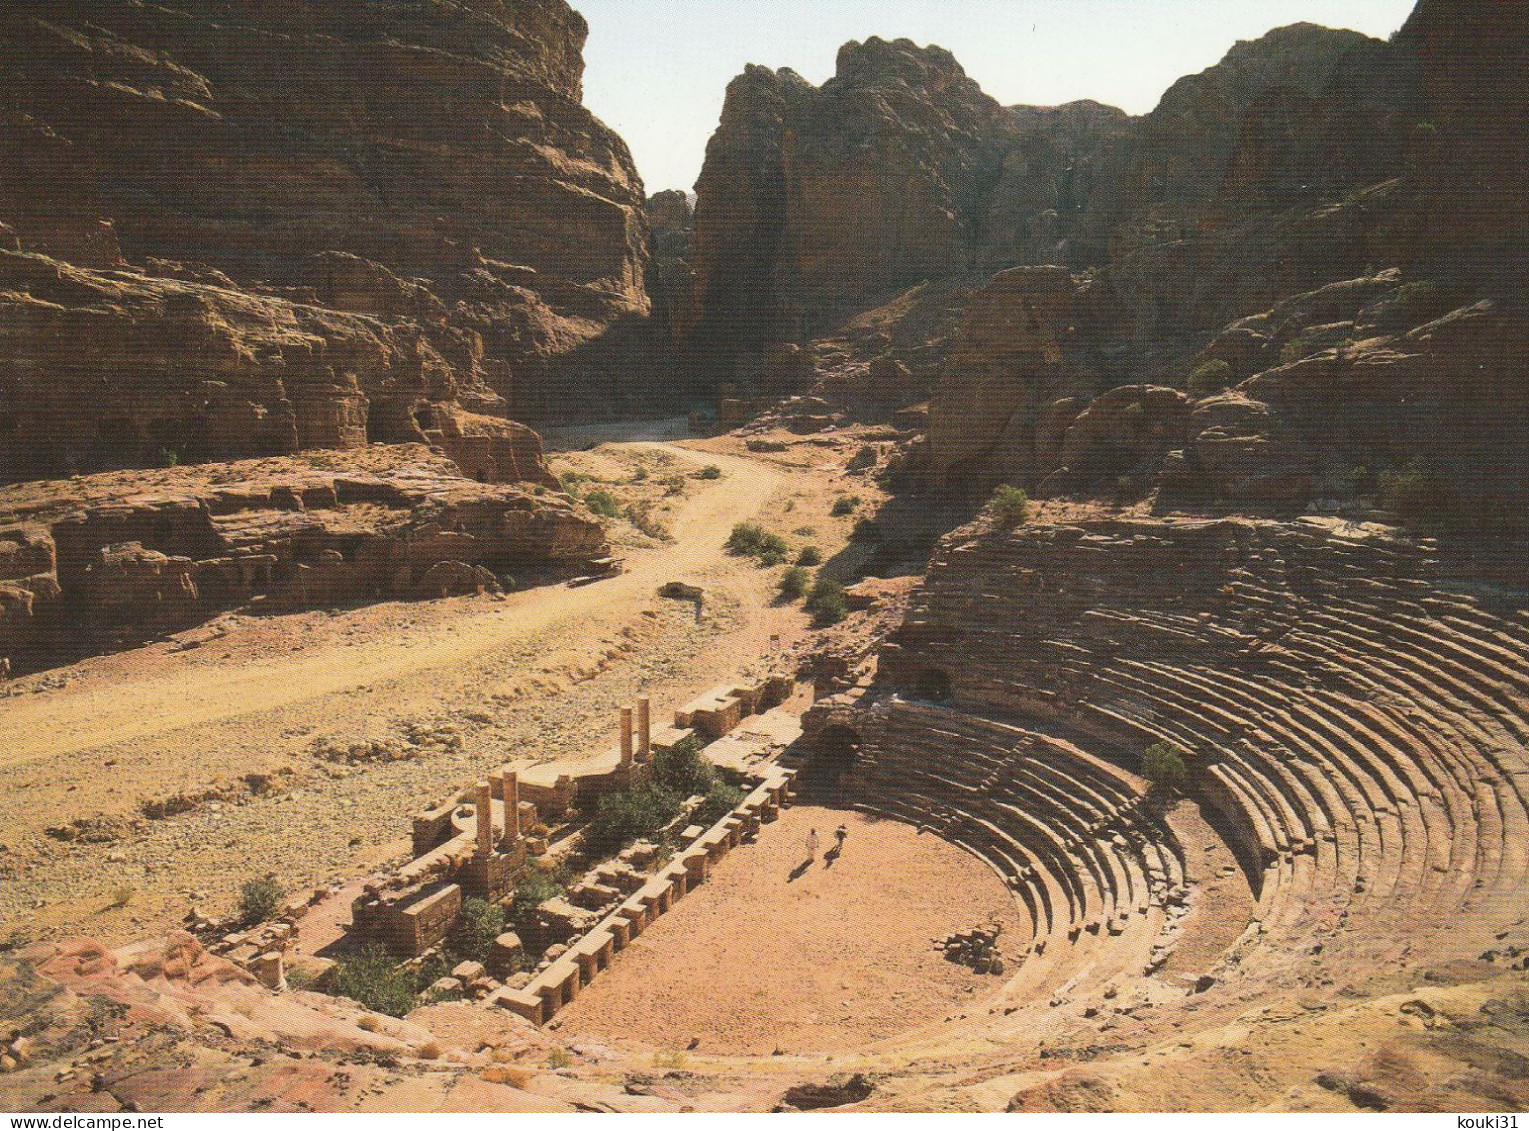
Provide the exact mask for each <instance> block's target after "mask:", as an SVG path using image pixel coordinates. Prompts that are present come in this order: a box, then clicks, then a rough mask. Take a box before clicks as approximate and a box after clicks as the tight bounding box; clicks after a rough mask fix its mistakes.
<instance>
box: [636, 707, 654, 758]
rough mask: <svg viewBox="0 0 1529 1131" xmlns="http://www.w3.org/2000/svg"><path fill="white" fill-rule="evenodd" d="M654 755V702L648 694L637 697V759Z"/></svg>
mask: <svg viewBox="0 0 1529 1131" xmlns="http://www.w3.org/2000/svg"><path fill="white" fill-rule="evenodd" d="M652 757H653V703H652V700H650V699H649V698H648V697H647V696H646V695H639V696H638V697H637V760H638V761H639V762H646V761H649V760H650V759H651V758H652Z"/></svg>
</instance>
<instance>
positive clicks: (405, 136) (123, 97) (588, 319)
mask: <svg viewBox="0 0 1529 1131" xmlns="http://www.w3.org/2000/svg"><path fill="white" fill-rule="evenodd" d="M586 34H587V28H586V26H585V24H584V21H583V19H582V17H580V16H579V15H578V14H577V13H576V12H574V11H573V10H572V9H571V8H570V7H569V6H568V5H567V4H566V3H564V2H563V0H473V2H471V3H465V4H456V3H444V2H432V3H425V4H413V3H401V2H391V0H389V2H384V3H367V4H360V3H346V4H341V5H339V6H335V5H323V4H314V3H296V4H281V5H263V6H250V5H245V4H235V3H215V4H210V5H209V4H178V3H172V4H168V5H156V6H144V5H140V4H133V3H126V2H117V0H113V2H110V3H106V4H97V3H88V4H87V3H62V4H60V3H51V2H50V3H40V2H39V3H33V2H26V3H21V4H16V5H11V6H9V7H8V8H7V10H6V13H5V15H4V17H3V18H0V74H3V76H4V77H5V79H6V88H7V91H8V95H7V99H6V105H5V107H4V108H3V113H0V147H3V149H4V150H5V153H6V156H7V157H8V158H9V159H10V160H9V161H8V166H9V167H10V168H12V169H13V170H15V169H20V170H21V171H22V172H21V175H20V178H19V180H12V178H10V177H8V178H7V182H8V183H7V184H6V185H5V186H3V187H0V228H3V230H0V237H3V239H0V242H3V243H4V245H5V246H6V247H8V248H9V249H10V250H12V251H20V252H23V253H28V254H32V255H37V256H43V257H46V258H48V259H50V260H57V261H62V262H64V263H67V264H70V265H72V267H74V268H78V269H90V270H97V271H113V270H121V269H123V267H124V265H125V264H133V265H136V268H137V273H138V274H141V275H145V276H165V275H170V276H173V277H175V278H177V279H179V280H182V281H185V282H187V283H188V285H190V284H196V285H198V286H204V287H212V288H214V289H217V288H221V289H227V290H237V291H240V292H242V293H244V294H245V295H247V296H251V295H252V296H255V299H256V300H257V301H258V302H261V303H263V302H265V301H266V300H267V299H280V300H283V301H285V302H286V303H287V304H289V305H291V306H298V307H305V306H313V307H318V308H322V309H323V310H327V311H336V312H341V313H345V314H352V315H360V316H364V317H366V318H368V319H372V320H375V321H376V322H379V323H382V324H383V325H384V327H385V328H386V331H387V332H390V333H393V334H396V335H399V336H401V337H402V338H404V339H405V340H404V341H403V342H402V343H400V345H399V347H398V348H397V349H396V350H393V351H391V353H390V355H389V356H388V357H386V358H385V359H383V364H382V365H381V367H380V368H381V371H382V375H381V378H380V379H382V380H387V379H392V378H394V377H395V376H396V378H397V380H398V381H399V382H400V383H409V382H410V381H412V380H415V379H416V377H417V371H418V369H419V367H420V365H421V364H422V362H421V360H420V359H419V357H418V355H420V354H425V355H426V356H425V357H424V358H423V364H424V365H425V366H426V367H427V368H435V369H437V370H450V371H451V377H450V380H451V381H453V382H454V383H455V384H456V385H457V386H458V387H459V388H460V389H461V390H463V392H464V397H463V399H462V400H461V401H460V402H459V404H460V407H463V408H467V409H469V410H472V411H480V412H481V411H484V410H485V409H486V408H490V407H491V408H492V409H493V412H494V413H495V414H498V415H504V414H505V411H506V408H508V409H509V411H511V412H513V413H514V414H515V415H518V416H524V415H527V414H542V415H545V414H547V413H548V412H550V411H551V410H552V409H553V408H555V407H556V405H557V403H558V402H559V401H560V400H564V401H566V395H565V394H566V393H567V391H568V388H567V386H568V383H569V382H574V383H575V384H576V383H577V380H578V379H579V377H578V376H575V375H574V374H575V372H576V371H578V370H579V365H578V364H577V358H576V357H575V355H577V354H578V353H579V351H581V350H583V349H586V348H588V347H590V346H591V344H592V343H596V342H598V340H599V339H600V338H601V336H602V335H604V334H605V333H606V332H607V331H609V330H610V329H611V328H612V327H613V326H618V325H620V324H623V323H624V322H625V321H627V320H629V319H633V318H640V317H641V316H642V315H643V314H644V313H645V312H646V310H647V305H648V304H647V297H646V291H645V286H644V278H643V276H644V269H645V265H646V259H647V250H646V239H647V233H646V221H645V218H644V210H643V200H644V197H643V192H642V187H641V183H640V181H639V179H638V177H637V175H636V172H635V169H634V167H633V165H632V161H631V157H630V155H629V153H628V152H627V149H626V146H625V144H624V143H623V142H622V141H621V139H620V138H619V137H617V136H616V135H615V134H614V133H612V132H611V131H610V130H608V129H607V128H606V127H605V126H604V125H602V124H601V123H600V122H599V121H598V120H596V119H595V118H594V117H593V116H592V115H591V114H590V113H589V112H588V111H587V110H586V109H584V107H583V106H582V105H581V103H580V99H581V76H582V69H583V61H582V57H581V49H582V46H583V42H584V38H585V36H586ZM30 270H33V269H32V268H27V269H23V271H22V274H26V273H27V272H28V271H30ZM8 282H13V283H14V287H15V289H16V290H19V291H21V292H26V291H27V290H29V289H30V282H29V280H27V279H25V278H23V279H20V280H14V279H13V280H8ZM137 285H140V286H149V287H152V286H153V285H154V284H151V283H142V284H137ZM45 301H49V302H56V301H58V300H57V298H56V296H55V297H50V298H49V299H47V300H45ZM182 301H183V302H185V303H188V304H192V305H194V304H195V303H196V302H201V303H203V304H211V305H214V306H216V305H219V304H220V302H222V301H223V300H221V299H220V297H219V296H216V295H209V294H206V293H203V292H199V293H198V294H197V295H196V296H195V298H191V297H186V296H182ZM62 305H64V306H65V307H66V308H67V307H69V306H70V305H71V304H70V303H69V302H67V301H65V302H64V303H63V304H62ZM78 305H80V306H81V307H83V308H84V309H83V310H82V311H81V312H80V313H78V314H75V315H73V317H74V318H75V319H76V320H80V319H83V320H85V321H87V322H89V321H91V320H93V319H97V318H99V319H100V320H101V321H102V322H104V323H106V324H107V325H108V327H109V325H110V322H111V321H112V318H111V314H112V313H113V312H112V311H111V310H110V305H109V303H108V302H107V301H104V300H102V298H101V297H100V296H94V295H90V296H80V298H79V302H78ZM103 305H105V306H108V312H107V315H105V316H102V315H100V314H99V308H100V307H101V306H103ZM132 305H134V306H135V310H134V315H135V316H136V317H153V318H155V319H156V320H157V321H159V322H160V323H161V325H160V326H159V328H158V329H157V330H154V331H151V333H154V334H157V335H159V336H160V337H161V338H162V339H163V340H164V342H165V345H164V346H163V347H162V349H163V350H166V351H170V352H176V351H179V352H183V353H186V354H193V353H195V352H196V351H198V350H199V348H200V344H199V341H198V338H197V336H196V333H197V330H198V327H197V326H196V325H195V321H196V320H195V319H194V318H193V319H191V322H192V325H191V326H190V327H189V331H190V333H189V334H183V332H182V331H183V330H186V329H188V328H187V327H185V326H184V325H183V321H184V315H185V314H186V313H187V312H186V310H185V309H181V310H178V311H173V312H171V313H170V315H169V316H168V317H163V316H160V315H158V314H157V313H156V312H155V311H154V310H153V309H152V308H150V307H147V306H146V305H145V304H143V303H137V304H132ZM37 314H38V311H37V310H35V309H32V310H30V311H29V312H28V311H21V312H18V311H14V310H13V311H11V312H10V317H9V318H7V319H6V321H7V322H9V323H10V327H11V333H12V335H13V336H20V337H25V336H26V335H27V334H28V333H30V332H31V329H32V327H31V323H30V322H29V321H28V320H27V318H28V316H29V315H30V316H35V315H37ZM274 317H275V318H276V319H277V320H291V319H292V318H293V317H297V318H299V319H307V320H310V321H311V320H313V319H315V318H321V317H327V316H324V315H313V314H307V315H294V314H292V313H290V312H289V313H287V314H285V315H283V314H279V313H278V314H276V315H274ZM75 332H76V333H78V328H77V329H76V331H75ZM361 333H362V331H360V330H357V329H352V330H351V331H350V333H349V336H350V337H352V338H354V337H356V336H358V335H359V334H361ZM372 333H373V334H376V335H379V336H380V335H382V334H383V332H382V331H377V330H374V331H372ZM320 336H322V335H320ZM419 339H424V340H425V341H426V342H427V343H428V348H427V347H425V346H420V345H418V344H416V343H417V342H418V340H419ZM374 352H375V351H374ZM431 353H433V354H438V355H440V356H439V358H437V357H432V356H429V354H431ZM89 357H90V354H89V353H88V352H87V351H82V352H81V355H80V356H78V357H74V358H66V359H65V361H66V362H67V363H69V364H72V365H74V366H76V367H81V366H88V364H89ZM443 359H444V360H443ZM172 360H173V361H179V359H172ZM188 360H189V359H188ZM241 360H242V361H243V362H244V364H243V368H245V369H254V370H257V371H258V370H259V369H260V368H261V366H262V363H274V364H276V365H277V366H279V364H280V363H279V361H275V362H272V359H271V355H269V354H267V355H262V354H259V353H257V354H256V355H255V357H254V358H245V359H241ZM564 362H567V363H568V366H569V368H566V369H565V368H563V366H564ZM311 364H312V365H314V366H316V367H318V368H320V369H324V368H326V367H328V368H333V370H334V374H333V376H332V377H330V378H329V380H328V381H327V382H317V383H327V384H330V385H337V386H340V387H341V388H342V392H343V387H344V386H346V385H348V384H349V383H350V382H351V378H352V377H354V376H356V373H355V370H356V369H358V368H363V367H364V368H368V369H370V370H372V371H373V373H376V371H377V370H378V368H379V366H378V364H377V361H376V359H375V358H374V359H372V360H371V361H370V362H365V363H362V362H352V361H351V359H349V358H348V357H347V356H346V355H345V352H344V350H343V349H341V350H339V351H337V354H336V356H334V357H333V358H330V357H324V358H322V359H320V360H317V361H315V362H313V363H311ZM228 365H229V363H228V362H226V361H224V362H222V363H221V364H220V365H218V366H216V367H215V368H214V373H218V372H219V371H220V370H226V369H227V368H228ZM187 368H189V369H191V370H192V371H193V372H194V371H195V367H194V366H189V365H188V366H187ZM299 368H300V369H301V368H303V367H299ZM108 372H109V371H108V370H107V369H106V368H105V367H104V366H98V367H96V368H95V369H94V370H93V371H92V373H93V374H94V375H99V376H101V377H103V378H104V377H105V376H107V375H108ZM46 374H47V370H46V369H45V370H44V376H43V377H42V378H40V379H42V380H50V378H48V377H47V376H46ZM278 375H280V374H278ZM260 378H265V379H267V380H268V378H269V375H268V374H258V373H257V379H260ZM51 380H54V381H55V382H56V379H51ZM305 380H307V381H309V382H312V379H311V378H307V377H306V375H302V374H300V375H299V376H298V377H297V382H298V383H302V382H304V381H305ZM0 388H3V387H0ZM34 395H35V389H34V388H32V387H31V386H27V387H24V388H21V389H19V390H17V391H16V392H13V393H11V394H10V396H9V398H5V397H0V418H4V417H6V416H8V415H14V414H15V412H16V411H18V410H19V409H25V408H26V407H27V405H28V401H29V400H30V399H31V398H32V397H33V396H34ZM156 395H158V394H157V391H156ZM165 395H168V396H174V395H176V392H175V391H174V390H170V391H168V392H167V393H166V394H165ZM18 398H19V403H18V400H17V399H18ZM7 399H8V400H10V401H11V403H9V404H8V403H4V401H5V400H7ZM79 399H80V401H81V404H82V407H81V409H80V410H79V411H80V413H81V415H85V416H88V415H91V411H92V410H91V409H90V407H89V406H90V404H91V400H92V398H91V396H90V395H88V394H86V395H82V396H81V397H80V398H79ZM103 407H104V408H105V409H107V410H108V411H114V406H111V405H107V406H103ZM341 415H344V416H346V417H347V418H348V419H347V421H346V424H347V426H352V427H353V426H356V425H359V424H360V423H361V421H359V420H358V419H357V418H358V417H359V415H360V414H359V412H358V411H357V410H356V409H355V408H354V407H353V406H352V407H349V408H346V409H345V410H344V412H343V413H342V414H341ZM97 417H98V419H99V420H104V421H107V422H109V421H110V420H111V419H112V418H111V417H110V416H108V415H106V414H105V413H101V414H97ZM264 430H265V429H264V428H263V427H262V426H257V427H255V428H253V429H251V431H252V433H254V434H253V435H252V436H251V437H250V440H249V443H250V445H254V446H256V448H257V450H270V449H269V448H268V447H260V445H263V444H266V443H268V442H267V441H266V440H265V438H264V436H263V435H262V433H263V432H264ZM380 431H382V432H383V433H387V431H388V429H387V428H386V427H384V428H382V429H380ZM385 438H390V439H391V438H394V437H391V436H385ZM332 441H333V438H331V437H326V438H325V439H324V441H323V442H325V443H331V442H332ZM247 450H249V449H248V447H237V446H236V447H235V448H234V449H233V450H230V451H228V452H227V453H226V454H228V455H234V456H237V455H242V454H245V452H246V451H247ZM220 454H224V453H220Z"/></svg>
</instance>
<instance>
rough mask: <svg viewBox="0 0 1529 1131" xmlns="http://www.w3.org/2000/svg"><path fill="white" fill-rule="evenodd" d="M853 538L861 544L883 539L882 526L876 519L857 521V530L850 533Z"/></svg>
mask: <svg viewBox="0 0 1529 1131" xmlns="http://www.w3.org/2000/svg"><path fill="white" fill-rule="evenodd" d="M849 536H850V537H851V538H854V539H857V540H858V541H861V542H869V541H872V540H874V539H876V538H880V537H881V525H880V523H878V522H877V521H876V520H875V519H874V518H861V519H856V520H855V528H854V529H853V530H851V531H850V532H849Z"/></svg>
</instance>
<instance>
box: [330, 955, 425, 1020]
mask: <svg viewBox="0 0 1529 1131" xmlns="http://www.w3.org/2000/svg"><path fill="white" fill-rule="evenodd" d="M334 992H335V994H336V995H338V996H339V997H348V998H351V999H352V1000H354V1001H358V1002H360V1003H361V1004H362V1005H364V1006H366V1008H367V1009H373V1010H376V1011H377V1012H378V1013H386V1014H389V1015H391V1016H393V1017H402V1016H403V1015H404V1014H406V1013H408V1012H409V1010H411V1009H413V1008H414V1006H415V1004H416V1001H417V997H416V994H415V991H414V979H413V977H412V976H410V975H409V974H407V973H405V972H404V971H402V970H400V969H399V968H398V965H397V964H396V963H395V962H394V961H393V956H392V955H390V954H389V953H388V952H387V948H386V947H384V946H383V945H382V944H381V943H368V944H367V945H366V946H365V947H364V948H363V949H362V951H361V953H360V954H357V955H355V956H354V957H352V958H344V959H341V960H340V961H339V963H337V964H336V966H335V971H334Z"/></svg>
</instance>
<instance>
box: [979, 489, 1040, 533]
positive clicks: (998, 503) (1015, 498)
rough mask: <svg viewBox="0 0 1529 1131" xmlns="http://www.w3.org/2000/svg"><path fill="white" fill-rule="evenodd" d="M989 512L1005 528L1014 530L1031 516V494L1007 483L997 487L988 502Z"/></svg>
mask: <svg viewBox="0 0 1529 1131" xmlns="http://www.w3.org/2000/svg"><path fill="white" fill-rule="evenodd" d="M987 512H988V514H989V515H991V516H992V518H993V521H994V522H995V523H997V524H998V526H1000V527H1001V528H1003V529H1004V530H1012V529H1013V528H1014V527H1016V526H1018V525H1019V524H1020V523H1022V522H1024V521H1025V520H1026V519H1028V518H1029V517H1030V496H1029V495H1027V494H1025V493H1024V491H1023V490H1021V489H1020V488H1018V487H1011V486H1009V485H1008V484H1007V483H1005V484H1004V485H1003V486H1001V487H998V488H996V489H995V490H994V491H993V495H992V497H991V498H990V499H988V502H987Z"/></svg>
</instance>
